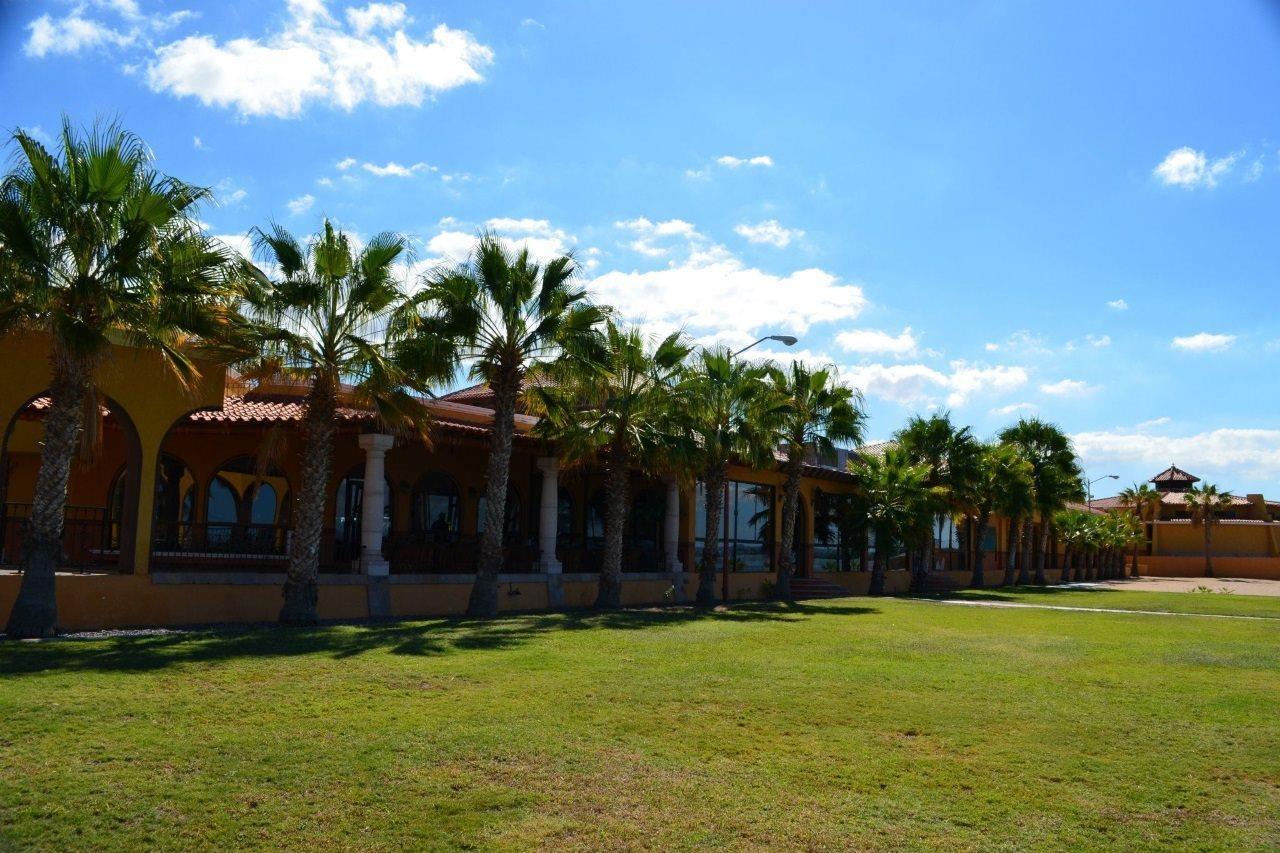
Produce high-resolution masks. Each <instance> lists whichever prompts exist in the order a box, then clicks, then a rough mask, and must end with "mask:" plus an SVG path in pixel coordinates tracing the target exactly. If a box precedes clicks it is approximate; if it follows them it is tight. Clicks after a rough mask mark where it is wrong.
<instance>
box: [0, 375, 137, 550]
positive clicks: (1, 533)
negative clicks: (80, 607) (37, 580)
mask: <svg viewBox="0 0 1280 853" xmlns="http://www.w3.org/2000/svg"><path fill="white" fill-rule="evenodd" d="M49 406H50V399H49V397H48V396H47V395H46V394H44V393H42V394H38V395H36V396H34V397H32V398H31V399H30V400H28V401H27V403H26V404H24V405H23V406H22V407H21V408H20V409H19V410H18V411H17V412H16V413H15V414H14V415H13V417H11V418H10V420H9V423H8V424H7V425H6V427H5V431H4V437H3V444H2V445H0V565H7V566H15V567H16V566H21V565H22V563H23V543H24V541H25V539H26V535H27V527H28V524H29V519H30V512H31V504H32V499H33V498H34V495H35V486H36V478H37V476H38V474H39V471H40V464H41V458H40V457H41V452H42V448H43V436H44V418H45V414H46V413H47V412H48V410H49ZM93 417H94V418H95V421H94V423H92V424H86V425H85V426H84V427H83V428H82V437H83V438H84V446H83V447H82V448H80V452H78V453H77V455H76V456H75V457H73V459H72V462H71V472H70V476H69V477H68V480H67V499H66V506H65V509H64V516H63V525H62V546H61V554H60V555H59V560H58V568H59V569H63V570H78V571H106V572H131V571H133V568H134V551H135V548H134V544H135V542H136V541H137V517H138V516H137V511H138V495H139V491H140V490H139V482H140V480H139V477H140V470H141V462H142V445H141V442H140V440H139V438H138V432H137V429H136V428H135V426H134V424H133V420H132V419H131V418H130V417H129V415H128V413H127V412H126V411H125V410H124V408H123V407H122V406H120V405H119V404H117V403H116V402H115V401H114V400H112V399H110V398H107V397H102V398H100V405H99V406H98V407H97V409H96V411H95V413H94V415H93ZM92 436H96V437H97V440H96V441H94V440H93V439H92Z"/></svg>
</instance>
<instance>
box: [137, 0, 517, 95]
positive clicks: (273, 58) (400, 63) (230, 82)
mask: <svg viewBox="0 0 1280 853" xmlns="http://www.w3.org/2000/svg"><path fill="white" fill-rule="evenodd" d="M375 7H382V8H380V9H375ZM397 7H399V4H390V5H388V4H377V3H374V4H371V5H369V6H366V7H364V8H363V9H359V10H353V11H355V12H356V15H355V17H354V18H351V19H350V20H351V30H350V31H347V30H345V29H343V28H342V26H341V25H340V24H338V23H337V22H336V21H335V20H334V19H333V17H332V16H331V15H330V14H329V13H328V10H327V9H326V7H325V5H324V2H323V0H292V2H290V3H289V4H288V8H289V20H288V22H287V24H286V25H285V27H284V28H283V29H282V30H280V31H279V32H276V33H272V34H269V35H267V36H264V37H262V38H236V39H231V40H228V41H225V42H222V43H219V42H218V41H217V40H216V39H215V38H214V37H212V36H208V35H194V36H188V37H187V38H184V39H181V40H179V41H176V42H172V43H170V44H167V45H163V46H161V47H159V48H158V49H156V51H155V56H154V58H153V59H152V61H151V62H150V63H149V64H148V66H147V82H148V84H149V85H150V86H151V88H152V89H153V90H154V91H157V92H168V93H169V94H172V95H176V96H179V97H194V98H197V99H198V100H200V102H201V103H203V104H205V105H206V106H218V107H225V108H230V109H234V110H236V111H237V112H238V113H239V114H240V115H241V116H262V115H270V116H276V117H278V118H293V117H296V116H298V115H300V114H302V112H303V111H304V110H305V109H306V108H307V107H308V106H310V105H312V104H316V103H321V104H327V105H329V106H333V107H337V108H339V109H342V110H346V111H348V112H350V111H351V110H353V109H355V108H356V107H357V106H359V105H361V104H363V103H365V102H371V103H374V104H377V105H379V106H420V105H421V104H422V102H423V101H424V100H427V99H429V98H432V97H434V96H435V95H437V94H439V93H441V92H444V91H447V90H449V89H454V88H457V87H459V86H464V85H466V84H469V83H479V82H481V81H482V80H483V79H484V76H483V74H482V73H481V72H482V70H483V69H485V68H487V67H488V66H489V65H490V64H491V63H492V62H493V51H492V50H491V49H490V48H489V47H487V46H485V45H483V44H481V43H480V42H478V41H476V39H475V37H474V36H472V35H471V34H470V33H469V32H467V31H465V30H455V29H451V28H450V27H448V26H446V25H444V24H440V25H438V26H436V27H435V29H433V30H432V31H431V38H430V40H421V39H416V38H414V37H412V36H410V35H408V34H406V32H405V31H404V30H403V29H399V28H397V29H395V31H394V32H391V33H389V34H386V35H381V34H379V33H376V32H373V31H372V29H374V28H376V29H381V28H383V27H387V26H396V27H398V26H399V24H395V23H388V22H390V21H393V20H394V19H395V18H396V16H397V15H398V14H399V15H403V12H402V11H401V12H397V11H395V10H396V8H397ZM400 8H401V9H402V7H400ZM371 10H373V11H371ZM405 21H407V15H403V18H402V20H401V21H400V23H404V22H405ZM366 25H367V26H369V27H370V28H371V29H370V30H368V31H362V30H360V29H358V27H361V26H366Z"/></svg>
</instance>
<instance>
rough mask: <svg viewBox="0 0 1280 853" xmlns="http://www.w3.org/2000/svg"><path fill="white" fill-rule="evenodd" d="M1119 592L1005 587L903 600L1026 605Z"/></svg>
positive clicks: (921, 596)
mask: <svg viewBox="0 0 1280 853" xmlns="http://www.w3.org/2000/svg"><path fill="white" fill-rule="evenodd" d="M1120 591H1121V590H1116V589H1109V588H1106V587H1088V586H1075V585H1074V584H1073V585H1068V586H1062V585H1053V586H1006V587H994V588H991V587H989V588H986V589H957V590H951V591H948V592H932V593H922V594H911V595H904V596H903V597H904V598H919V599H924V600H926V601H930V600H931V601H944V600H952V601H1005V602H1011V603H1018V602H1023V603H1026V598H1027V596H1036V597H1039V598H1044V599H1051V598H1053V597H1054V596H1056V595H1060V594H1061V593H1064V592H1073V593H1082V592H1083V593H1090V594H1095V595H1098V596H1099V597H1100V599H1099V600H1101V598H1104V597H1106V596H1107V595H1109V594H1110V593H1114V592H1120Z"/></svg>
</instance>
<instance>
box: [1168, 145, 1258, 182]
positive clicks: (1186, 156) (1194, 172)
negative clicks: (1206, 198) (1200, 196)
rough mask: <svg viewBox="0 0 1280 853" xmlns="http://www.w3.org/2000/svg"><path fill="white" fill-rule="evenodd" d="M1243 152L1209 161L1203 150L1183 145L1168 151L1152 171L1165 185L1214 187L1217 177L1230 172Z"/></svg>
mask: <svg viewBox="0 0 1280 853" xmlns="http://www.w3.org/2000/svg"><path fill="white" fill-rule="evenodd" d="M1243 153H1244V152H1242V151H1241V152H1236V153H1234V154H1228V155H1227V156H1226V157H1220V158H1218V159H1217V160H1213V161H1210V160H1209V158H1208V157H1207V156H1206V155H1205V153H1204V152H1203V151H1197V150H1195V149H1194V148H1190V147H1187V146H1183V147H1182V148H1175V149H1174V150H1172V151H1170V152H1169V153H1168V154H1167V155H1165V158H1164V159H1163V160H1161V161H1160V163H1159V165H1157V166H1156V167H1155V169H1153V170H1152V173H1153V174H1154V175H1155V176H1156V177H1157V178H1159V179H1160V181H1161V182H1162V183H1164V184H1165V185H1167V186H1177V187H1183V188H1185V189H1192V188H1194V187H1206V188H1211V187H1215V186H1217V184H1218V178H1220V177H1222V176H1224V175H1225V174H1227V172H1230V171H1231V169H1232V167H1234V166H1235V164H1236V161H1237V160H1239V159H1240V157H1241V156H1243Z"/></svg>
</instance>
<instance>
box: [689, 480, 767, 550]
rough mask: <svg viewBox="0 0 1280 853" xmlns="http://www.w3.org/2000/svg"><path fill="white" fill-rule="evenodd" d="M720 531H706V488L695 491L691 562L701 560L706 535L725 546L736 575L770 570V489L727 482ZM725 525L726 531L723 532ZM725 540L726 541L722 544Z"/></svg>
mask: <svg viewBox="0 0 1280 853" xmlns="http://www.w3.org/2000/svg"><path fill="white" fill-rule="evenodd" d="M727 488H728V493H729V494H728V498H729V500H728V502H727V503H726V504H725V516H724V518H723V519H722V520H721V525H722V526H721V529H719V530H712V531H708V530H707V499H706V487H705V486H704V485H703V484H702V483H699V484H698V487H697V490H696V492H695V503H694V507H695V511H696V514H695V516H694V524H695V528H694V532H695V534H696V537H697V538H696V539H695V542H694V548H695V552H694V559H695V561H698V560H701V559H702V551H703V548H704V547H705V546H706V543H707V538H708V536H711V537H713V538H715V539H717V540H719V541H720V545H721V547H725V546H727V553H728V557H729V567H730V568H731V569H732V570H733V571H739V572H767V571H770V570H772V568H773V494H774V490H773V486H769V485H765V484H763V483H747V482H740V481H737V480H730V481H729V482H728V483H727ZM726 526H727V531H726ZM725 540H727V541H725Z"/></svg>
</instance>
